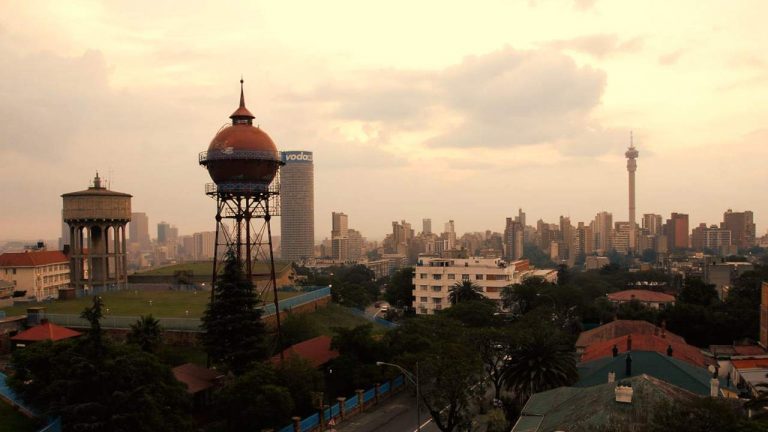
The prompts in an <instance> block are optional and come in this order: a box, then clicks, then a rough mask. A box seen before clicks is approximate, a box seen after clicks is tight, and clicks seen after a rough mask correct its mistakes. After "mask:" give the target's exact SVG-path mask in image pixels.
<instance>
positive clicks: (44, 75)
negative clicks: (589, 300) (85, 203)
mask: <svg viewBox="0 0 768 432" xmlns="http://www.w3.org/2000/svg"><path fill="white" fill-rule="evenodd" d="M694 6H695V7H694ZM307 7H308V8H310V9H312V11H311V12H312V14H314V16H316V17H325V18H327V20H317V22H325V23H328V22H329V21H330V22H333V19H334V18H333V16H334V13H333V11H334V9H336V8H337V7H345V8H346V10H347V11H348V12H349V16H350V17H356V18H357V20H355V19H352V20H348V21H345V22H344V23H340V24H339V25H338V26H336V28H334V29H332V30H330V29H327V28H326V25H323V27H322V29H320V28H318V27H317V25H318V23H317V22H311V21H306V20H295V18H296V17H295V16H294V15H295V14H293V13H291V11H290V10H289V9H290V8H288V7H287V6H285V5H260V4H253V5H242V6H241V7H240V8H229V9H227V10H220V9H221V8H216V7H210V9H208V10H201V9H197V10H187V11H186V12H185V14H183V15H178V14H177V13H171V11H177V10H178V5H174V4H173V2H169V3H168V4H166V5H163V7H162V8H160V10H157V11H156V12H157V14H150V15H149V16H147V15H146V14H145V13H144V12H143V9H144V8H143V7H141V6H136V5H130V6H129V5H122V6H116V5H94V4H85V3H80V4H71V5H67V6H66V7H64V6H59V5H58V4H56V3H55V2H51V3H36V4H25V3H15V4H13V5H11V4H6V5H4V6H0V10H2V12H3V13H2V14H0V53H2V54H3V56H4V57H5V58H7V59H8V60H9V61H8V62H7V64H8V67H7V68H4V69H3V71H0V91H3V93H4V94H6V95H7V96H6V97H5V98H4V99H3V101H2V102H0V104H1V105H0V111H2V112H3V113H4V116H3V118H2V119H0V130H2V131H3V132H2V133H1V134H0V156H2V157H3V159H4V161H6V166H7V172H6V176H7V178H8V179H10V180H9V181H8V183H7V185H8V187H7V189H6V191H5V192H6V194H5V195H6V196H5V197H4V198H5V199H6V200H7V202H13V203H18V204H17V205H13V206H8V208H7V210H6V211H4V212H3V214H2V215H0V239H4V240H10V239H37V238H43V239H52V238H55V237H58V236H59V231H60V229H61V221H60V217H61V216H60V215H61V203H60V198H59V195H61V194H62V193H65V192H67V191H70V190H80V189H83V188H84V187H86V186H87V184H84V181H83V179H87V178H89V177H91V176H92V175H93V173H94V172H95V171H96V170H100V172H101V173H102V176H103V177H104V178H105V179H107V180H109V181H110V187H113V188H115V189H117V190H120V191H125V192H127V193H131V194H132V195H134V209H135V210H136V211H138V212H144V213H146V214H147V215H148V216H149V218H150V223H151V225H153V226H154V225H155V224H156V223H157V222H159V221H162V220H166V221H169V223H172V224H174V225H176V226H178V227H179V231H180V232H183V233H192V232H201V231H207V230H209V229H210V228H209V226H208V225H209V220H208V219H209V218H208V207H209V204H210V203H209V200H208V198H207V197H206V196H205V195H204V193H203V187H204V184H205V183H206V182H208V179H207V178H206V175H205V173H204V172H202V171H200V170H199V169H198V167H197V166H196V156H197V152H198V151H199V149H200V148H204V147H205V146H206V145H207V144H208V142H209V140H210V136H211V134H212V132H213V131H215V130H216V129H217V128H218V127H219V126H220V125H221V124H223V123H224V122H225V121H226V117H225V115H223V114H221V113H222V112H224V113H226V112H229V111H228V110H229V109H230V106H231V100H232V95H233V94H234V93H235V92H236V91H237V79H238V78H239V75H240V73H243V74H244V75H245V79H246V88H247V90H248V92H249V94H250V95H252V96H251V97H250V100H252V101H253V102H252V105H253V107H254V108H253V111H254V115H255V116H256V122H257V123H259V124H260V125H261V126H262V127H263V128H264V130H265V131H267V132H268V133H269V134H270V136H272V137H273V138H274V140H275V143H276V144H277V146H278V148H279V149H280V150H289V149H294V148H302V149H306V150H307V151H311V152H313V153H314V156H315V186H316V191H315V238H316V239H317V240H319V239H321V238H323V237H324V236H326V235H327V234H326V233H327V231H328V230H327V226H328V222H327V214H329V213H330V212H331V211H333V210H334V209H338V210H341V211H344V212H345V213H347V214H349V215H350V218H352V219H353V220H355V221H356V224H355V226H356V228H357V229H358V230H359V231H360V232H362V233H363V234H364V235H365V236H366V237H368V238H370V239H380V238H383V237H384V235H385V234H386V233H387V231H388V228H389V224H390V223H391V221H392V220H403V219H404V220H407V221H411V222H414V223H415V222H417V221H419V220H421V219H423V218H430V219H432V220H433V221H435V223H436V224H437V225H436V226H439V224H442V223H444V222H445V221H448V220H455V221H456V228H457V231H459V232H471V231H480V230H484V229H493V230H494V231H498V232H501V231H503V229H504V219H505V218H506V217H509V216H511V215H513V214H514V211H515V210H516V209H517V208H519V207H522V208H524V209H525V210H526V212H527V213H528V214H529V216H530V219H531V220H535V219H539V218H541V219H544V220H546V221H557V220H558V218H559V216H560V215H564V216H570V218H571V220H572V221H573V222H574V223H576V222H578V221H589V220H591V219H592V218H593V217H594V215H595V213H596V212H599V211H608V212H610V213H612V214H613V217H614V220H616V221H624V220H627V216H626V208H627V204H626V187H627V186H626V172H625V171H624V170H625V160H624V157H623V152H624V151H625V149H626V147H627V145H628V139H627V135H628V132H629V130H634V131H635V144H636V146H637V148H638V149H639V150H640V151H641V152H642V153H643V158H642V164H641V166H640V168H639V170H638V171H637V178H636V183H637V184H636V189H637V193H636V195H637V212H638V215H642V214H645V213H656V214H662V215H665V217H666V216H667V215H669V214H671V213H672V212H680V213H684V214H688V215H689V220H690V226H691V227H695V226H698V224H699V223H700V222H704V223H707V224H714V223H718V222H719V221H720V219H721V217H722V213H723V212H724V211H725V210H726V209H728V208H732V209H734V210H737V211H743V210H751V211H753V212H754V214H755V223H756V224H757V234H758V235H762V234H764V233H765V232H766V226H768V204H765V203H763V202H762V201H761V200H759V199H758V198H757V197H754V192H752V191H753V190H754V188H753V187H750V185H752V184H761V183H762V182H764V181H765V180H766V176H767V175H768V174H765V170H764V169H763V168H762V166H761V161H762V160H765V157H766V156H767V155H766V152H768V149H766V147H765V146H764V145H762V144H763V142H764V141H765V140H766V139H768V130H767V129H766V128H765V126H764V125H765V116H764V114H763V112H764V111H765V109H761V108H765V106H764V102H762V101H764V100H765V97H764V96H765V95H766V94H768V90H767V89H766V88H765V86H764V82H765V80H766V78H767V77H768V68H767V67H766V64H765V62H764V61H763V60H762V59H761V52H762V47H761V46H760V44H759V42H758V41H757V40H756V39H755V38H753V37H752V35H754V34H757V33H756V32H759V31H760V29H761V25H762V23H761V22H760V19H759V17H760V16H762V14H761V13H760V11H765V9H766V5H764V4H763V3H760V2H745V3H741V4H739V5H738V6H733V5H731V4H729V3H725V2H715V4H714V5H706V6H701V5H700V4H698V3H693V2H679V3H675V4H674V5H668V4H666V3H665V4H664V6H663V7H664V9H663V11H664V14H662V16H663V17H675V16H687V17H689V18H690V21H689V22H688V23H687V24H685V25H681V24H679V23H678V22H677V20H671V19H661V20H659V19H655V20H649V19H647V17H649V16H656V15H658V8H660V7H661V4H659V5H657V6H653V5H651V7H648V8H647V7H642V8H641V7H640V6H638V5H634V4H633V3H631V2H610V3H609V2H605V1H565V0H564V1H551V2H543V1H539V2H527V4H526V3H524V2H521V4H515V5H501V4H493V5H491V4H490V3H485V4H479V5H477V6H475V7H473V8H472V9H469V10H465V9H451V8H444V9H443V11H442V13H443V15H444V17H443V18H444V19H443V20H440V21H439V22H435V21H433V20H430V21H429V22H430V24H429V26H430V32H429V33H430V34H429V35H428V36H424V35H423V33H424V32H423V25H424V24H423V23H425V22H428V21H427V18H428V17H430V16H431V15H430V11H431V10H432V8H431V7H429V6H428V5H420V6H418V7H415V8H414V7H412V5H408V6H407V7H406V5H405V4H398V3H394V4H392V5H389V6H387V8H384V9H382V10H379V11H377V13H380V14H381V16H383V17H392V18H397V19H398V20H399V22H402V23H403V25H402V28H401V30H402V31H401V32H400V34H398V35H397V37H396V38H395V39H390V38H385V39H386V40H384V39H382V38H381V37H380V36H381V35H383V34H388V33H387V32H385V31H383V30H382V29H381V28H379V27H380V26H381V25H383V22H384V21H386V20H382V24H379V23H371V22H369V20H366V19H365V18H366V17H367V16H370V13H371V11H370V10H367V9H366V8H364V7H362V6H360V7H356V6H350V5H346V6H342V5H341V4H335V5H334V4H330V5H329V4H325V5H322V7H321V6H319V5H317V6H314V5H310V6H307ZM165 8H167V9H165ZM313 8H316V9H313ZM646 9H650V10H646ZM404 11H408V13H402V12H404ZM691 11H694V14H693V15H691ZM165 12H167V13H165ZM490 12H493V13H490ZM312 14H310V15H312ZM472 17H474V18H477V20H478V21H479V22H482V23H483V25H482V26H479V27H477V29H478V31H477V32H468V34H464V35H457V34H455V32H454V31H453V29H454V28H456V26H457V25H458V23H465V22H466V19H467V18H472ZM313 21H314V20H313ZM253 22H258V23H259V24H260V25H262V27H259V26H255V27H254V26H252V25H250V24H252V23H253ZM359 22H366V23H367V24H366V25H364V26H363V25H360V24H359ZM650 22H652V23H653V24H652V25H651V24H648V23H650ZM222 23H227V24H226V27H222V26H223V24H222ZM331 27H333V26H331ZM262 28H263V30H260V29H262ZM160 29H162V31H161V30H160ZM320 30H322V31H320ZM350 33H354V36H355V37H349V36H350ZM214 35H216V36H217V37H214ZM242 43H248V44H249V45H250V46H254V47H255V48H257V49H255V50H254V53H253V54H246V55H239V56H233V55H232V49H238V45H240V44H242ZM193 47H194V48H193ZM233 47H234V48H233ZM428 48H429V49H428ZM425 53H429V54H428V55H425ZM232 58H237V59H238V60H237V61H233V60H231V59H232ZM264 58H270V59H271V61H270V62H264V61H263V59H264ZM306 71H312V72H311V74H310V73H307V72H306ZM368 83H371V84H368ZM651 83H653V85H651ZM564 89H567V90H568V91H564ZM40 119H43V121H44V122H45V123H46V127H44V128H41V127H39V122H40ZM211 119H214V120H211ZM216 119H218V120H216ZM726 150H727V151H726ZM43 173H45V174H44V175H43ZM52 179H53V180H54V181H51V180H52ZM371 191H375V192H376V193H371ZM500 195H504V196H506V197H508V198H505V199H504V200H501V199H499V198H498V197H499V196H500ZM446 196H450V197H451V199H450V200H446V199H445V197H446ZM278 219H279V218H278ZM278 223H279V221H278ZM529 225H530V223H529Z"/></svg>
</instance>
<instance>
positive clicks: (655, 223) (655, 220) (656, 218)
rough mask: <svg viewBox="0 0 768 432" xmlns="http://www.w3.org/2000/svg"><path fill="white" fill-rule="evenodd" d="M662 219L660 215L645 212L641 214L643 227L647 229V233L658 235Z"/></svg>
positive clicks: (660, 230)
mask: <svg viewBox="0 0 768 432" xmlns="http://www.w3.org/2000/svg"><path fill="white" fill-rule="evenodd" d="M663 224H664V221H663V218H662V217H661V215H658V214H653V213H646V214H644V215H643V229H645V230H648V232H647V234H648V235H653V236H655V235H660V234H661V233H662V227H663Z"/></svg>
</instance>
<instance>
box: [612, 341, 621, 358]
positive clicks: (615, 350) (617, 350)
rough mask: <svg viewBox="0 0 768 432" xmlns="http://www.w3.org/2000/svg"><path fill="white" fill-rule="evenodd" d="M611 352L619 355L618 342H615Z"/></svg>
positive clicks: (615, 355)
mask: <svg viewBox="0 0 768 432" xmlns="http://www.w3.org/2000/svg"><path fill="white" fill-rule="evenodd" d="M611 352H613V356H614V357H617V356H618V355H619V347H617V346H616V344H614V345H613V349H612V350H611Z"/></svg>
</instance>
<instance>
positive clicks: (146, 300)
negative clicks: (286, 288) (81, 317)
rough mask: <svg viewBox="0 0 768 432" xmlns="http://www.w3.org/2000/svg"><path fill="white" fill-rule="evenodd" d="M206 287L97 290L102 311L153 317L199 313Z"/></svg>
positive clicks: (74, 306)
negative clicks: (99, 294)
mask: <svg viewBox="0 0 768 432" xmlns="http://www.w3.org/2000/svg"><path fill="white" fill-rule="evenodd" d="M297 294H299V293H296V292H278V298H280V299H284V298H289V297H293V296H295V295H297ZM210 295H211V293H210V291H172V290H151V291H143V290H125V291H113V292H107V293H103V294H101V298H102V299H103V300H104V307H105V311H104V312H105V313H106V314H108V315H117V316H138V315H148V314H152V315H153V316H155V317H157V318H199V317H201V316H202V314H203V311H204V310H205V307H206V305H207V304H208V301H209V300H210ZM266 297H267V298H266V299H265V300H266V301H271V300H272V294H271V293H269V294H267V295H266ZM92 302H93V300H92V298H91V297H83V298H79V299H75V300H55V301H51V302H45V303H30V304H29V305H28V306H29V307H34V306H43V307H45V308H46V312H48V313H52V314H80V312H82V311H83V309H85V308H86V307H88V306H90V305H91V304H92ZM28 306H26V305H25V306H20V305H16V306H13V307H8V308H3V309H0V310H3V311H5V314H6V316H13V315H24V314H26V309H27V307H28Z"/></svg>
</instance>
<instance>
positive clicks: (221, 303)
mask: <svg viewBox="0 0 768 432" xmlns="http://www.w3.org/2000/svg"><path fill="white" fill-rule="evenodd" d="M213 289H214V298H213V301H212V302H210V303H208V307H207V308H206V310H205V313H204V314H203V318H202V328H203V329H204V330H205V333H203V334H202V341H203V345H204V346H205V350H206V352H207V353H208V356H209V357H210V359H211V360H212V361H213V362H215V363H219V364H221V365H222V366H224V367H225V368H227V369H229V370H231V371H232V372H233V373H235V374H236V375H240V374H242V373H244V372H245V371H246V370H247V369H248V367H249V366H250V365H251V364H252V363H254V362H257V361H260V360H263V359H265V358H266V357H267V349H266V344H265V341H264V335H265V329H264V323H263V322H262V321H261V310H260V309H258V308H256V304H257V302H258V298H257V295H256V293H255V292H254V289H253V283H252V282H251V281H250V280H248V279H247V278H246V276H245V275H244V273H243V270H242V267H241V263H240V262H239V261H238V260H237V257H236V256H235V254H234V251H232V250H229V251H228V252H227V255H226V257H225V259H224V272H223V273H222V275H221V277H220V278H219V280H218V281H217V284H216V286H215V287H214V288H213Z"/></svg>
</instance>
